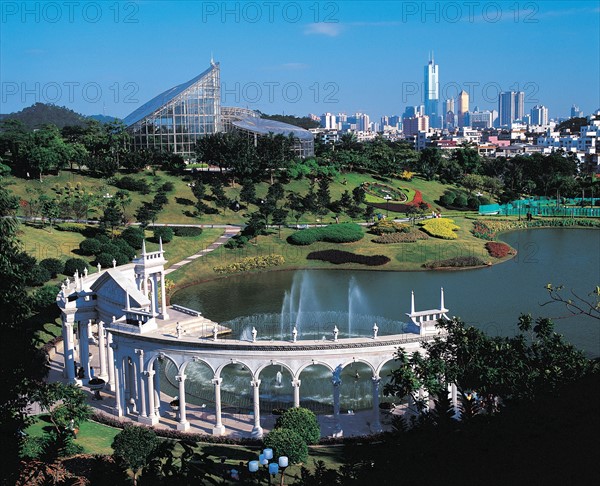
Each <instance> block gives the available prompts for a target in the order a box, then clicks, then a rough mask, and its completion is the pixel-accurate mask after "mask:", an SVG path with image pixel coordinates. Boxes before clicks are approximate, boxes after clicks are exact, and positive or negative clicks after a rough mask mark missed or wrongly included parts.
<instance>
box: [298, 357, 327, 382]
mask: <svg viewBox="0 0 600 486" xmlns="http://www.w3.org/2000/svg"><path fill="white" fill-rule="evenodd" d="M313 365H320V366H324V367H325V368H327V369H328V370H329V371H331V372H332V373H333V370H334V369H335V368H333V367H332V366H331V365H330V364H329V363H327V362H325V361H319V360H317V359H313V360H311V362H310V363H306V364H303V365H302V366H300V368H298V371H297V372H296V375H295V376H294V379H296V380H297V379H299V378H300V375H301V374H302V372H303V371H304V370H305V369H306V368H308V367H309V366H313Z"/></svg>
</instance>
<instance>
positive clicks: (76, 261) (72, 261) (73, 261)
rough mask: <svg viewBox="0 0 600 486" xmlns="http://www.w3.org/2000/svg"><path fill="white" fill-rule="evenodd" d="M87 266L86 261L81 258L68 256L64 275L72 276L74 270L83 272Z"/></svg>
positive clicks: (80, 273)
mask: <svg viewBox="0 0 600 486" xmlns="http://www.w3.org/2000/svg"><path fill="white" fill-rule="evenodd" d="M86 268H88V263H87V262H86V261H85V260H84V259H83V258H69V259H68V260H67V261H66V262H65V273H64V274H65V275H69V276H72V275H73V274H74V273H75V272H78V273H79V275H82V274H83V271H84V270H85V269H86Z"/></svg>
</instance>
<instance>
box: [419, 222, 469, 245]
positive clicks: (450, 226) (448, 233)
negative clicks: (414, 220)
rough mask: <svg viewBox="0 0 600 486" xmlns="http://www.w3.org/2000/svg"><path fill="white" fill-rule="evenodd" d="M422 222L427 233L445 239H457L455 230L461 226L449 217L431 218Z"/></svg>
mask: <svg viewBox="0 0 600 486" xmlns="http://www.w3.org/2000/svg"><path fill="white" fill-rule="evenodd" d="M420 224H421V226H422V227H423V231H425V232H426V233H427V234H429V235H430V236H433V237H434V238H442V239H444V240H455V239H456V233H454V231H456V230H457V229H459V228H460V227H459V226H457V225H455V224H454V220H452V219H448V218H431V219H428V220H426V221H424V222H422V223H420Z"/></svg>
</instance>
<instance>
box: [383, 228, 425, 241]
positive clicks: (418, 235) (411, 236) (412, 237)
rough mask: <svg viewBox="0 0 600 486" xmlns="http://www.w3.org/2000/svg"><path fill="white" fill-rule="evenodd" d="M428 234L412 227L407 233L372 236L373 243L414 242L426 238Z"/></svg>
mask: <svg viewBox="0 0 600 486" xmlns="http://www.w3.org/2000/svg"><path fill="white" fill-rule="evenodd" d="M428 239H429V235H428V234H427V233H424V232H423V231H420V230H418V229H414V230H412V231H410V232H408V233H391V234H385V235H381V236H378V237H377V238H373V240H372V241H373V243H381V244H389V243H416V242H417V241H419V240H428Z"/></svg>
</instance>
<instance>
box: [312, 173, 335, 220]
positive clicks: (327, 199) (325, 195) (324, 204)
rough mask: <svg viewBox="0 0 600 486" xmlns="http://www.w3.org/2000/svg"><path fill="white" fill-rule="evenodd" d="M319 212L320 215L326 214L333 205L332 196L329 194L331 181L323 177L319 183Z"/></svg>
mask: <svg viewBox="0 0 600 486" xmlns="http://www.w3.org/2000/svg"><path fill="white" fill-rule="evenodd" d="M316 203H317V210H318V212H319V213H320V214H326V213H327V211H328V210H329V205H330V204H331V194H330V192H329V179H328V178H327V177H322V178H321V180H320V181H319V189H318V190H317V201H316Z"/></svg>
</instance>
